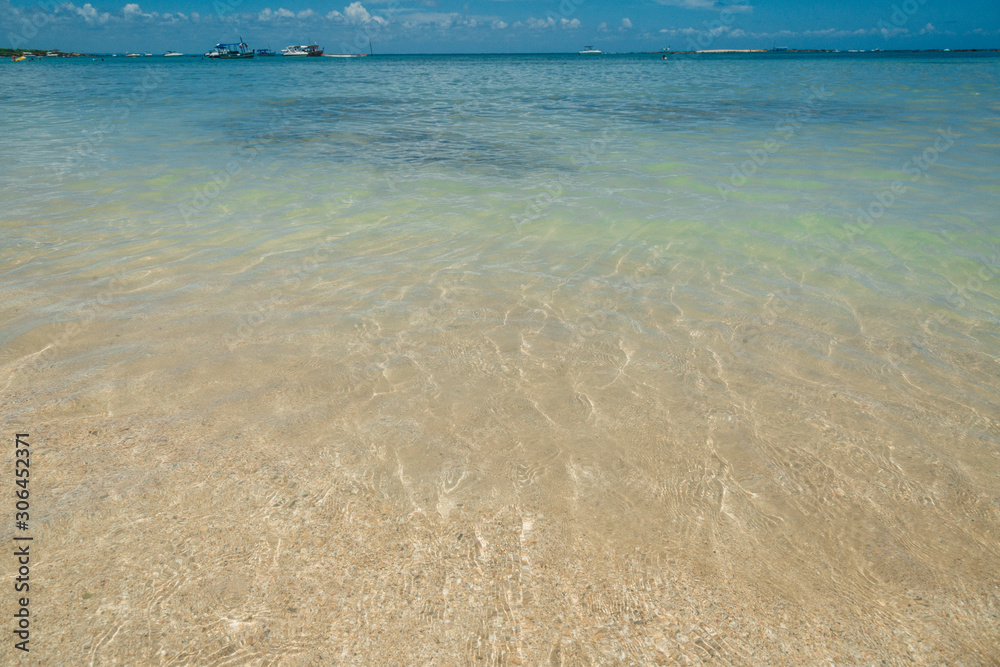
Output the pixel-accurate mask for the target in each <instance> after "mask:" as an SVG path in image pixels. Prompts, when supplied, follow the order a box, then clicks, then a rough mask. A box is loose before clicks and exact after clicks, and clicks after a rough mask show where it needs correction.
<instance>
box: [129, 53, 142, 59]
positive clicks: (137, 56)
mask: <svg viewBox="0 0 1000 667" xmlns="http://www.w3.org/2000/svg"><path fill="white" fill-rule="evenodd" d="M140 56H142V54H141V53H126V54H125V57H126V58H139V57H140Z"/></svg>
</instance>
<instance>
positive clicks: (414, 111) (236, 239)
mask: <svg viewBox="0 0 1000 667" xmlns="http://www.w3.org/2000/svg"><path fill="white" fill-rule="evenodd" d="M54 60H55V59H50V60H46V61H44V62H22V63H7V64H4V65H2V66H0V127H2V132H0V154H2V155H3V156H4V160H3V161H2V164H0V181H2V183H3V186H4V187H3V189H2V191H0V289H2V291H3V297H4V298H3V300H2V303H0V317H2V319H0V321H2V323H3V324H2V325H0V364H2V365H3V368H4V373H5V376H6V377H5V378H4V380H3V382H4V384H5V387H4V390H3V404H4V409H3V419H4V420H5V423H7V424H8V430H10V431H11V433H13V429H14V428H15V427H17V428H25V429H28V430H30V431H31V432H32V433H33V434H37V435H36V437H37V438H38V439H39V440H40V441H42V444H41V448H40V451H41V453H40V454H39V459H40V460H41V461H42V463H41V466H42V467H41V472H39V473H38V477H37V479H38V482H37V484H38V490H37V493H38V496H39V498H43V499H44V500H40V501H39V503H40V506H39V507H40V510H39V511H40V515H39V517H40V518H39V522H40V524H39V526H40V527H39V530H44V531H47V532H46V533H45V534H43V535H41V536H40V539H42V540H43V543H47V544H48V546H47V547H46V548H47V549H48V550H49V552H48V553H49V555H50V560H49V564H48V565H47V568H48V569H47V570H44V569H43V570H42V571H40V573H39V576H40V577H41V578H42V581H43V582H44V583H43V585H44V587H45V589H44V590H46V591H49V593H48V595H49V596H50V599H52V600H53V601H55V600H56V599H57V598H60V597H61V596H63V597H65V596H69V597H67V598H66V599H70V598H72V599H77V598H78V597H79V595H80V593H79V590H83V589H86V590H87V591H88V592H90V593H92V594H93V595H94V596H96V599H97V603H95V604H92V605H91V606H90V607H89V609H88V610H86V611H84V610H80V609H65V610H62V609H61V610H58V611H50V612H48V614H49V616H48V617H47V618H46V617H44V616H41V612H39V614H40V620H39V622H40V623H43V624H45V623H48V624H49V625H48V626H47V627H48V629H47V630H46V632H48V633H50V636H51V637H53V639H55V638H57V637H63V638H66V639H65V640H66V641H70V642H78V643H81V642H82V643H87V644H88V645H91V646H95V647H96V648H94V649H93V650H94V651H95V653H96V652H99V651H104V652H106V655H107V657H108V658H109V659H112V658H114V657H119V658H122V659H126V660H127V659H128V658H129V657H131V658H132V659H133V660H134V659H138V658H142V659H147V658H148V656H150V655H158V656H161V657H160V658H159V659H162V660H163V661H167V662H169V660H171V659H174V660H182V661H183V659H184V658H183V656H184V655H185V651H187V654H186V655H187V656H188V658H187V659H196V660H198V661H202V660H210V657H209V656H210V655H214V654H212V653H210V652H199V651H208V650H209V649H208V648H207V646H209V645H211V646H212V647H213V648H212V650H213V651H214V650H220V651H227V652H228V653H227V655H232V656H235V657H234V658H232V659H238V660H240V661H245V662H252V661H254V660H258V661H260V660H264V659H265V656H266V655H268V653H267V651H268V650H278V649H280V650H283V651H286V652H289V655H300V654H301V655H303V656H307V657H308V659H312V660H320V659H321V658H318V657H317V656H320V655H321V654H322V653H323V652H324V651H326V652H327V654H328V655H330V654H331V651H332V652H333V654H337V655H341V656H346V657H345V659H347V657H349V656H354V658H353V659H357V660H362V661H365V660H367V658H362V657H360V656H364V655H369V656H379V661H380V662H383V663H384V664H388V663H387V662H386V661H389V662H391V661H392V660H404V661H405V660H407V659H414V656H418V657H419V660H418V661H433V660H438V661H445V662H448V661H449V660H459V661H471V660H480V661H484V662H490V661H492V662H495V663H500V662H504V661H511V659H512V658H513V657H516V658H517V659H519V660H523V661H525V662H530V663H536V662H539V661H542V660H544V659H550V660H554V658H552V656H553V655H555V656H557V657H558V658H559V659H561V660H563V661H565V662H566V663H567V664H571V663H575V662H581V661H590V662H629V661H632V662H635V661H638V662H643V661H648V660H653V661H655V660H656V659H667V660H669V659H671V658H672V659H681V658H683V657H688V658H690V659H695V658H702V659H707V658H708V657H712V656H713V655H714V657H716V658H719V659H722V660H728V661H729V662H733V663H747V664H760V662H761V661H764V662H781V661H788V662H789V663H793V664H801V663H802V662H803V661H807V662H808V661H818V660H820V659H823V658H832V659H834V660H836V661H838V662H866V661H873V660H874V661H877V660H880V659H887V658H891V659H902V657H903V656H908V657H909V658H910V659H913V660H917V661H918V662H928V663H933V662H938V661H939V662H954V661H956V660H964V661H966V662H968V663H977V662H988V661H989V660H990V659H995V653H993V651H995V649H994V648H993V647H995V646H996V645H997V640H998V635H1000V630H998V623H997V604H998V601H997V579H996V572H997V571H1000V562H998V561H1000V550H998V542H997V535H998V532H997V531H998V528H1000V482H998V481H997V480H998V479H1000V476H998V472H1000V458H998V457H1000V423H998V417H997V414H998V410H997V405H998V389H997V387H998V386H1000V382H998V379H1000V336H998V331H1000V328H998V324H1000V322H998V314H1000V254H998V253H1000V220H998V214H997V211H1000V181H998V178H997V176H996V169H997V165H998V158H1000V132H998V130H1000V92H998V91H1000V87H998V83H1000V58H997V57H996V55H995V54H992V55H983V54H968V55H963V54H919V55H875V54H865V55H855V54H852V55H846V54H844V55H826V56H796V55H781V56H778V55H774V54H770V55H767V56H715V57H711V56H706V57H699V58H684V57H673V58H671V59H668V60H666V61H662V60H660V59H659V57H658V56H650V57H640V56H630V57H625V56H622V57H602V58H597V59H593V58H579V57H569V56H526V57H525V56H522V57H510V56H470V57H457V56H450V57H373V58H363V59H352V60H340V59H317V60H310V61H306V62H303V61H294V62H288V61H287V60H282V59H281V58H276V59H261V60H257V61H253V62H228V63H224V62H211V61H205V60H200V59H194V58H172V59H161V58H146V59H130V60H128V61H126V60H124V59H111V58H108V59H106V60H105V61H103V62H94V61H91V60H89V59H79V60H62V59H60V60H59V61H58V62H53V61H54ZM331 498H332V499H333V500H331ZM206 525H210V526H211V528H210V529H208V532H207V533H206V529H205V526H206ZM42 526H44V528H42ZM459 535H460V537H456V536H459ZM44 540H47V542H44ZM81 545H84V546H81ZM137 545H142V546H137ZM109 549H111V550H117V551H118V552H120V553H119V556H118V557H116V558H119V559H120V560H113V561H112V562H111V563H110V564H108V562H107V561H106V560H105V557H106V555H107V553H108V550H109ZM136 562H142V563H144V565H143V567H138V568H136V567H135V566H134V564H135V563H136ZM174 562H176V563H180V564H181V565H171V563H174ZM67 563H74V564H77V565H76V566H75V570H74V572H75V574H73V575H72V576H69V575H67V574H65V573H64V568H65V565H66V564H67ZM279 563H280V566H279ZM197 564H201V565H200V568H201V569H198V567H199V566H198V565H197ZM188 568H194V569H193V570H191V571H187V570H188ZM109 573H110V575H109ZM109 579H110V580H111V581H110V582H109V581H108V580H109ZM102 580H103V583H99V582H101V581H102ZM207 581H213V582H215V584H213V585H217V586H218V587H221V588H219V590H218V591H217V594H215V595H214V597H213V596H208V598H205V599H202V598H199V597H198V595H197V591H198V590H200V589H199V588H198V586H201V585H206V584H205V582H207ZM199 582H200V583H199ZM219 582H221V583H219ZM102 587H103V588H102ZM78 589H79V590H78ZM213 590H214V589H213ZM169 591H174V592H173V593H170V594H169V595H168V594H167V593H168V592H169ZM43 595H45V594H44V593H43ZM366 596H367V597H366ZM88 599H90V598H88ZM192 599H196V600H197V602H196V603H195V602H192ZM364 600H376V601H377V602H369V603H368V604H375V605H377V606H378V608H379V609H381V619H382V620H381V621H380V622H381V625H379V624H377V623H373V622H372V621H371V620H370V619H368V617H367V616H366V615H365V613H364V604H365V603H364V602H363V601H364ZM116 601H117V602H116ZM185 604H186V605H187V606H186V607H184V605H185ZM102 605H104V606H102ZM181 607H183V608H184V609H187V610H189V612H190V613H189V615H190V618H187V617H186V620H185V623H184V624H182V625H180V626H176V627H172V630H171V631H170V632H167V633H165V635H164V636H163V637H161V638H159V639H156V640H155V641H153V640H148V639H146V638H143V637H141V634H142V632H145V631H146V630H145V628H146V626H147V622H149V621H156V622H166V621H165V620H164V619H169V618H175V619H176V618H177V615H176V614H177V613H179V612H178V609H180V608H181ZM288 608H297V609H300V610H301V611H297V612H294V613H292V612H287V611H286V610H287V609H288ZM98 610H103V611H101V612H100V613H98ZM184 613H188V612H187V611H186V612H184ZM60 614H63V615H64V617H61V616H60ZM220 615H221V616H222V617H224V618H226V619H228V621H227V623H228V624H227V623H223V624H222V625H219V623H220V622H219V621H218V618H219V617H220ZM247 617H249V620H248V619H247ZM254 619H256V620H254ZM365 619H368V620H365ZM172 622H175V623H176V621H172ZM234 623H235V625H233V624H234ZM95 627H96V628H99V632H98V630H95ZM115 628H125V631H124V633H120V634H119V635H118V636H117V639H116V640H115V643H108V640H107V636H110V634H111V633H113V632H114V629H115ZM387 629H388V630H392V631H393V632H392V633H390V635H391V636H390V635H385V634H384V632H385V631H386V630H387ZM202 630H204V631H205V632H206V633H208V635H207V636H209V637H211V638H212V639H211V641H210V642H209V643H208V644H205V645H202V644H200V643H199V642H201V641H202V638H203V637H204V636H206V635H205V634H204V633H203V632H202ZM421 632H424V633H431V634H433V635H436V636H438V637H439V638H440V639H441V641H440V643H439V644H433V645H432V644H428V643H427V642H426V641H424V640H421V639H420V636H421V634H420V633H421ZM95 633H97V634H95ZM302 633H304V635H303V634H302ZM380 633H383V634H380ZM99 636H100V637H104V639H100V637H99ZM123 637H124V639H123ZM303 637H304V638H303ZM102 642H104V643H102ZM147 644H149V645H148V646H147ZM102 647H103V648H102ZM199 647H200V648H199ZM345 647H346V648H345ZM334 649H335V650H334ZM709 650H711V651H712V652H714V653H712V654H711V655H710V654H709ZM144 651H151V653H148V654H147V653H144ZM160 651H162V653H160ZM365 651H368V652H371V651H374V653H365ZM413 651H417V653H413ZM661 654H662V655H661ZM144 656H145V657H144ZM178 656H181V657H178ZM191 656H196V658H191ZM400 656H403V657H400ZM560 656H561V657H560ZM990 656H992V658H991V657H990ZM553 664H559V663H558V662H554V663H553Z"/></svg>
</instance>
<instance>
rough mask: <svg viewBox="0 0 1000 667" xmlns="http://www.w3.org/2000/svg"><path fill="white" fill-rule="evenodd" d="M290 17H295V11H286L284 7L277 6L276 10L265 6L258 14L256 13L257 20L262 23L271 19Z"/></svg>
mask: <svg viewBox="0 0 1000 667" xmlns="http://www.w3.org/2000/svg"><path fill="white" fill-rule="evenodd" d="M291 18H295V13H294V12H290V11H288V10H287V9H285V8H284V7H279V8H278V9H276V10H271V8H270V7H265V8H264V9H262V10H261V12H260V13H259V14H257V20H258V21H261V22H263V23H270V22H272V21H278V20H281V19H291Z"/></svg>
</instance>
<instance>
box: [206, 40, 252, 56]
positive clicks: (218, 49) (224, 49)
mask: <svg viewBox="0 0 1000 667" xmlns="http://www.w3.org/2000/svg"><path fill="white" fill-rule="evenodd" d="M253 56H254V52H253V49H251V48H250V47H249V46H247V45H246V43H245V42H244V41H243V39H242V38H240V42H239V44H216V45H215V48H214V49H212V50H211V51H209V52H208V53H206V54H205V57H206V58H212V59H213V60H242V59H244V58H253Z"/></svg>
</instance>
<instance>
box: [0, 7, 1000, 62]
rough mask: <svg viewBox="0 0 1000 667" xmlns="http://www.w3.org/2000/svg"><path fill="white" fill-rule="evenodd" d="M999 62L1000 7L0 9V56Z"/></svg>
mask: <svg viewBox="0 0 1000 667" xmlns="http://www.w3.org/2000/svg"><path fill="white" fill-rule="evenodd" d="M240 37H242V38H243V40H244V41H246V42H247V43H248V44H249V45H250V46H251V47H252V48H264V47H270V48H273V49H275V50H278V49H280V48H282V47H284V46H287V45H289V44H303V43H313V42H315V43H318V44H319V45H320V46H322V47H324V48H325V49H326V51H327V53H360V52H367V51H368V49H369V46H368V43H369V40H371V43H372V47H373V49H374V51H375V52H376V53H383V54H388V53H551V52H574V51H579V50H580V49H582V48H584V47H585V46H593V47H595V48H597V49H601V50H603V51H605V52H631V51H656V50H659V49H664V48H668V47H669V48H671V49H673V50H699V49H747V48H772V47H774V46H779V47H788V48H793V49H795V48H798V49H808V48H821V49H842V50H847V49H876V48H881V49H886V50H888V49H930V48H951V49H960V48H1000V2H998V1H997V0H841V1H837V2H832V3H815V4H814V3H809V4H807V3H802V2H796V1H795V0H620V1H618V2H601V1H599V0H354V1H350V0H177V1H170V0H137V1H136V2H122V0H91V2H81V1H80V0H75V1H73V2H64V1H61V0H0V46H3V47H7V48H44V49H60V50H62V51H78V52H86V53H124V52H126V51H133V52H143V53H146V52H150V53H156V54H161V53H163V52H164V51H168V50H175V51H181V52H184V53H204V52H206V51H209V50H211V48H212V47H213V46H214V45H215V44H216V43H217V42H235V41H238V40H239V38H240Z"/></svg>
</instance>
